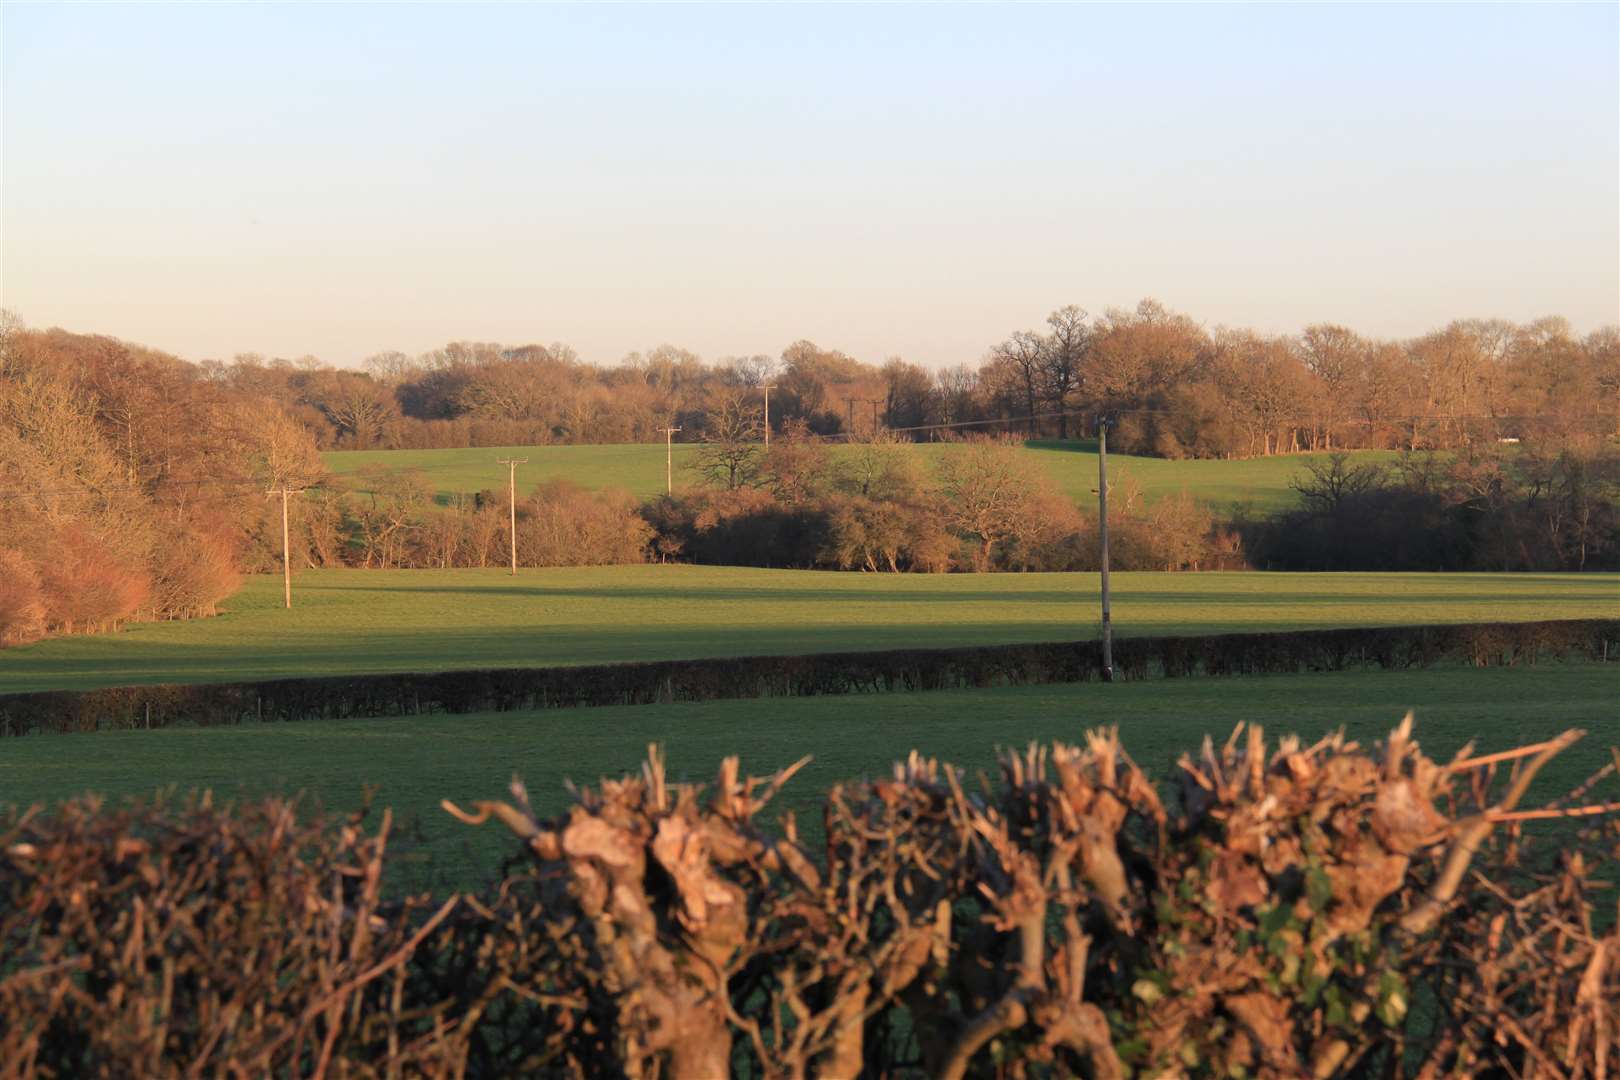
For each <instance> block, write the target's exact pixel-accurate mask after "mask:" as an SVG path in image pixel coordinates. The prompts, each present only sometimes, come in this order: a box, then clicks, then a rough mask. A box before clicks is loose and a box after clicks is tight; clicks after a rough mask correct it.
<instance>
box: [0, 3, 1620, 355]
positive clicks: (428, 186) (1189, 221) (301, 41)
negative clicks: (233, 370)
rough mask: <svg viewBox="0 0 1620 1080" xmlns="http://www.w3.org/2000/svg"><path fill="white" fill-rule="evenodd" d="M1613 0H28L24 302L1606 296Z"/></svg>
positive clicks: (813, 318) (1616, 284)
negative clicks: (1494, 2)
mask: <svg viewBox="0 0 1620 1080" xmlns="http://www.w3.org/2000/svg"><path fill="white" fill-rule="evenodd" d="M1617 12H1620V6H1617V5H1616V4H1613V3H1608V4H1600V5H1564V6H1546V5H1534V6H1392V5H1390V6H1360V7H1352V6H1284V5H1271V6H1242V7H1237V6H1222V7H1214V6H1197V7H1195V6H1171V5H1164V6H1136V7H1112V6H1018V7H1008V6H953V7H926V6H883V7H869V6H791V7H741V6H677V5H665V6H656V7H654V6H589V7H587V6H493V5H491V6H390V5H373V6H340V5H299V6H293V5H278V6H222V5H206V6H205V5H180V4H174V5H159V6H140V5H129V6H112V5H88V6H77V7H62V6H38V5H27V4H16V3H7V4H5V5H4V7H3V9H0V19H3V31H4V52H3V59H4V83H3V89H4V147H3V149H4V173H3V181H4V187H3V219H0V227H3V230H4V232H3V235H0V254H3V267H0V269H3V272H4V278H3V286H4V303H5V305H6V306H7V307H10V308H12V309H14V310H16V311H17V312H18V313H19V314H20V315H22V317H23V318H24V319H25V320H26V321H27V322H28V323H29V324H30V325H35V326H45V325H52V324H57V325H63V326H67V327H69V328H72V329H78V330H85V331H99V332H104V333H110V334H115V335H118V336H121V337H125V338H128V339H132V340H136V341H142V342H145V343H148V344H151V345H155V346H158V347H162V348H168V349H171V350H174V351H177V352H179V353H180V354H181V355H184V356H187V357H189V358H191V359H201V358H204V357H209V356H216V357H227V356H229V355H231V354H233V353H235V352H239V351H249V350H252V351H259V352H265V353H270V354H276V355H284V356H298V355H302V354H306V353H313V354H315V355H317V356H320V357H322V358H323V359H326V360H329V361H333V362H337V363H353V362H355V361H357V360H358V359H359V358H361V357H362V356H364V355H366V354H368V353H371V352H375V351H379V350H382V349H387V348H393V349H402V350H405V351H407V352H416V351H420V350H422V349H426V348H430V347H433V346H435V345H438V344H442V343H443V342H445V341H448V340H452V339H479V340H499V341H506V342H524V341H545V342H549V341H553V340H561V341H567V342H569V343H571V344H573V345H574V346H575V347H576V348H578V349H579V350H580V351H581V353H582V354H583V355H584V356H585V357H586V358H587V359H591V360H597V361H604V362H608V361H613V360H616V359H617V358H618V357H619V356H621V355H623V354H624V353H625V352H627V351H629V350H631V349H637V348H643V349H644V348H647V347H650V346H652V345H655V344H657V343H659V342H664V341H668V342H672V343H675V344H679V345H684V346H686V347H688V348H692V349H695V350H697V351H699V352H702V353H704V354H705V355H707V356H710V357H716V356H720V355H724V354H729V353H753V352H769V353H776V352H779V351H780V350H781V349H782V347H783V346H784V345H786V344H787V343H789V342H790V341H792V340H794V339H796V338H800V337H808V338H811V339H813V340H815V341H817V342H819V343H821V344H823V345H826V346H832V347H838V348H842V349H845V350H846V351H849V352H852V353H854V354H856V355H858V356H861V357H863V358H865V359H870V360H881V359H882V358H884V357H886V356H890V355H897V354H898V355H903V356H906V357H908V358H910V359H914V360H917V361H920V362H924V363H928V364H947V363H956V362H960V361H963V360H974V359H976V358H977V357H978V356H979V355H980V354H981V353H982V352H983V351H984V349H985V348H986V347H987V346H988V345H990V344H992V343H993V342H994V341H996V340H998V339H999V338H1001V337H1003V336H1004V335H1005V334H1007V333H1008V332H1010V331H1012V330H1014V329H1018V328H1020V327H1024V326H1033V325H1037V324H1039V322H1040V321H1041V319H1042V318H1043V317H1044V315H1045V314H1046V312H1047V311H1049V310H1051V309H1052V308H1054V307H1057V306H1060V305H1062V304H1065V303H1079V304H1081V305H1082V306H1084V307H1087V308H1089V309H1091V310H1094V311H1096V310H1101V309H1102V308H1104V307H1107V306H1109V305H1128V304H1133V303H1134V302H1135V301H1136V300H1137V299H1139V298H1140V297H1142V296H1146V295H1152V296H1156V297H1158V298H1159V299H1161V300H1163V301H1164V302H1166V303H1167V304H1170V305H1171V306H1173V307H1176V308H1178V309H1180V310H1183V311H1186V312H1188V313H1189V314H1192V315H1194V316H1195V317H1197V318H1198V319H1200V320H1201V321H1204V322H1206V323H1208V324H1210V325H1214V324H1218V323H1228V324H1236V325H1249V326H1254V327H1257V328H1259V329H1262V330H1268V331H1277V332H1284V331H1293V330H1297V329H1298V328H1300V327H1301V326H1303V325H1305V324H1306V323H1309V322H1312V321H1319V320H1334V321H1340V322H1344V323H1348V324H1350V325H1352V326H1355V327H1356V328H1358V329H1361V330H1363V331H1365V332H1368V333H1372V334H1379V335H1390V336H1394V335H1406V334H1412V333H1417V332H1420V331H1423V330H1426V329H1429V328H1432V327H1435V326H1438V325H1440V324H1442V323H1444V322H1446V321H1447V320H1449V319H1452V318H1457V317H1467V316H1474V315H1489V316H1503V317H1506V318H1511V319H1515V320H1528V319H1531V318H1534V317H1536V316H1539V315H1544V314H1554V313H1556V314H1563V315H1566V316H1568V317H1569V318H1570V319H1571V320H1572V321H1573V322H1574V324H1575V326H1576V328H1577V329H1578V330H1581V331H1585V330H1588V329H1591V328H1593V327H1595V326H1597V325H1600V324H1603V323H1609V322H1616V321H1620V19H1617Z"/></svg>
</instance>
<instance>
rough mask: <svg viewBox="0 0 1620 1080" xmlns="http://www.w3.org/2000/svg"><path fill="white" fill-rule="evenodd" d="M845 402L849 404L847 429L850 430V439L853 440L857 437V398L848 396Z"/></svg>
mask: <svg viewBox="0 0 1620 1080" xmlns="http://www.w3.org/2000/svg"><path fill="white" fill-rule="evenodd" d="M844 404H845V405H847V406H849V409H848V413H849V427H848V429H847V430H848V431H849V437H850V439H851V440H853V439H854V438H855V399H854V398H852V397H847V398H845V399H844Z"/></svg>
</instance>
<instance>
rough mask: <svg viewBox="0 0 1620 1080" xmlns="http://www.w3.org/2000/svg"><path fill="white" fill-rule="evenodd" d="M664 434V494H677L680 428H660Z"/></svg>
mask: <svg viewBox="0 0 1620 1080" xmlns="http://www.w3.org/2000/svg"><path fill="white" fill-rule="evenodd" d="M658 430H659V431H662V432H663V433H664V494H665V495H673V494H675V433H676V432H677V431H679V430H681V429H680V428H678V427H666V428H659V429H658Z"/></svg>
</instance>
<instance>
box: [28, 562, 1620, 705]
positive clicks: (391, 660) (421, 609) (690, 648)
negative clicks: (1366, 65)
mask: <svg viewBox="0 0 1620 1080" xmlns="http://www.w3.org/2000/svg"><path fill="white" fill-rule="evenodd" d="M293 589H294V599H293V603H294V607H293V610H292V611H290V612H289V611H286V610H284V609H283V608H282V607H281V579H280V578H279V577H277V576H261V577H255V578H251V579H249V581H248V582H247V584H246V586H245V587H244V588H243V589H242V590H241V592H239V593H238V594H237V595H236V596H234V597H232V598H231V599H230V600H229V601H227V603H226V605H225V612H224V614H222V615H220V616H218V617H216V618H212V619H196V620H192V621H189V622H165V623H142V624H136V625H132V626H130V627H128V628H126V629H125V630H123V631H122V632H120V633H117V634H108V635H102V636H96V637H75V638H58V639H55V640H49V641H44V642H40V643H38V644H35V645H30V646H26V647H22V648H13V649H6V650H3V651H0V692H5V691H20V690H41V689H77V688H85V687H92V686H119V685H129V684H135V683H160V682H232V681H243V680H252V679H264V678H276V677H303V676H315V675H338V674H349V673H357V672H423V671H447V670H454V669H458V668H493V667H539V666H547V665H563V664H594V663H607V662H614V661H632V660H668V659H682V658H697V657H728V656H749V655H766V654H778V655H781V654H799V653H817V652H839V651H852V650H868V649H893V648H920V647H931V646H958V645H984V644H1001V643H1017V642H1033V641H1065V640H1076V639H1080V638H1086V637H1091V636H1094V635H1095V634H1096V632H1097V629H1098V610H1097V590H1098V582H1097V575H1095V574H951V575H923V574H857V573H834V572H825V571H819V572H818V571H796V570H758V569H745V568H737V567H707V566H686V565H666V566H659V565H643V566H617V567H581V568H562V569H545V570H520V571H519V572H518V574H517V576H515V577H513V576H509V575H508V574H507V573H506V572H505V571H504V570H404V571H375V570H321V571H309V572H306V573H303V574H300V575H298V577H297V578H296V579H295V580H294V585H293ZM1617 614H1620V575H1616V574H1583V575H1575V574H1265V573H1221V574H1163V573H1130V574H1116V575H1114V625H1115V632H1116V634H1118V635H1120V636H1128V635H1150V634H1205V633H1221V632H1233V631H1259V630H1290V629H1308V628H1323V627H1347V626H1398V625H1412V624H1419V623H1459V622H1496V621H1512V620H1537V619H1577V618H1613V617H1615V616H1616V615H1617Z"/></svg>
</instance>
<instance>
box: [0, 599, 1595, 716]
mask: <svg viewBox="0 0 1620 1080" xmlns="http://www.w3.org/2000/svg"><path fill="white" fill-rule="evenodd" d="M1611 656H1613V657H1620V620H1614V619H1587V620H1557V621H1550V622H1529V623H1475V624H1461V625H1455V626H1398V627H1369V628H1362V629H1343V630H1300V631H1289V632H1286V633H1259V634H1214V635H1206V636H1198V637H1185V636H1182V637H1178V636H1168V637H1143V638H1123V639H1119V640H1116V641H1115V642H1114V648H1113V662H1114V672H1115V676H1116V677H1118V678H1126V679H1145V678H1152V677H1172V678H1176V677H1190V676H1233V675H1262V674H1286V673H1294V672H1304V671H1343V670H1346V669H1350V668H1359V667H1379V668H1413V667H1426V666H1429V665H1432V664H1437V663H1441V662H1447V661H1451V662H1463V663H1469V664H1475V665H1479V666H1486V665H1497V664H1521V663H1528V664H1533V663H1536V662H1537V661H1538V660H1550V659H1557V658H1561V657H1577V658H1589V659H1607V658H1609V657H1611ZM1101 668H1102V650H1101V646H1100V645H1099V644H1098V642H1096V641H1075V642H1053V643H1034V644H1021V645H986V646H976V647H966V648H942V649H896V650H888V651H874V652H853V653H816V654H810V655H801V656H753V657H738V658H725V659H713V660H665V661H653V662H644V663H628V664H602V665H591V666H580V667H550V668H497V669H491V670H466V671H445V672H431V673H420V674H417V673H413V674H397V675H338V676H329V677H322V678H307V679H275V680H269V681H265V682H248V683H206V684H193V685H155V686H126V687H109V688H105V689H99V690H81V691H65V690H64V691H39V692H32V693H19V694H0V736H6V735H28V734H32V733H40V732H80V731H106V730H118V729H128V728H161V727H168V726H173V725H180V724H189V725H196V726H210V725H221V724H241V723H255V722H260V721H291V720H310V719H322V718H347V717H381V716H407V715H415V714H419V713H434V712H445V713H469V712H504V711H512V710H525V711H527V710H536V709H550V708H560V707H570V706H590V705H636V704H659V703H667V702H673V701H715V700H722V699H736V698H756V697H808V696H816V695H822V694H861V693H886V692H891V691H904V690H945V689H963V688H969V687H988V686H1008V685H1014V686H1017V685H1042V684H1050V683H1067V682H1084V681H1087V680H1090V679H1094V678H1097V677H1099V674H1100V672H1101Z"/></svg>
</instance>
